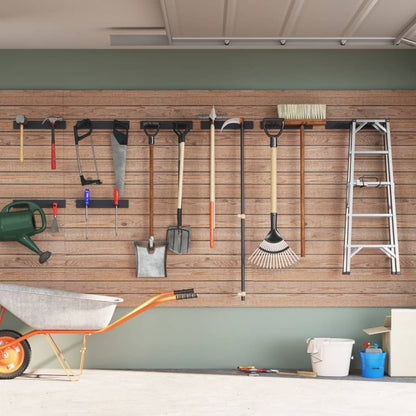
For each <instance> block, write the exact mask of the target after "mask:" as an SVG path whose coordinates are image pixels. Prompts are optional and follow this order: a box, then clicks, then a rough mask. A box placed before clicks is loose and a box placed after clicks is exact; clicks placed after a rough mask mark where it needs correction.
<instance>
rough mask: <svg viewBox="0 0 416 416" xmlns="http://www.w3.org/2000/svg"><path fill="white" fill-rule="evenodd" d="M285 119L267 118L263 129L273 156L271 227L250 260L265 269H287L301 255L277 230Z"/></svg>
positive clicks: (271, 156)
mask: <svg viewBox="0 0 416 416" xmlns="http://www.w3.org/2000/svg"><path fill="white" fill-rule="evenodd" d="M284 125H285V123H284V119H283V118H278V119H267V118H265V119H264V120H263V129H264V131H265V133H266V134H267V136H268V137H270V158H271V181H270V184H271V200H270V203H271V213H270V219H271V227H270V228H271V229H270V232H269V233H268V234H267V235H266V238H265V239H264V240H263V241H262V243H261V244H260V245H259V246H258V247H257V248H256V250H255V251H254V252H253V254H252V255H251V256H250V257H249V259H248V260H249V261H250V262H251V263H253V264H255V265H256V266H258V267H261V268H264V269H286V268H288V267H290V266H292V265H293V264H294V263H296V262H297V261H298V260H299V257H298V256H297V255H296V254H295V252H294V251H293V250H292V249H291V248H290V247H289V245H288V244H287V243H286V241H285V240H283V237H282V236H281V235H280V233H279V231H277V228H276V226H277V205H276V196H277V195H276V185H277V175H276V165H277V162H276V155H277V138H278V137H279V136H280V135H281V134H282V132H283V128H284ZM271 129H274V130H276V129H279V131H278V132H277V133H276V134H272V133H271V131H270V130H271Z"/></svg>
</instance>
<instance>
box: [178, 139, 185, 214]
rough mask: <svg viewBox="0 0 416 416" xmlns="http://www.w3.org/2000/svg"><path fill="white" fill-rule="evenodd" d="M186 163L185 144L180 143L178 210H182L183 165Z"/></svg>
mask: <svg viewBox="0 0 416 416" xmlns="http://www.w3.org/2000/svg"><path fill="white" fill-rule="evenodd" d="M184 161H185V142H181V143H179V187H178V209H182V188H183V165H184Z"/></svg>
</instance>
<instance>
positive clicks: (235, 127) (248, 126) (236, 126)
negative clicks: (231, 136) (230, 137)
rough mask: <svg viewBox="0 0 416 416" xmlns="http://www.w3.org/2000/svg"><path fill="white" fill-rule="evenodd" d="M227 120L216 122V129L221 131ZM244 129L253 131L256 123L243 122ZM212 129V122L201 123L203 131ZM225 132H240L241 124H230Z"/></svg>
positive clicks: (225, 128)
mask: <svg viewBox="0 0 416 416" xmlns="http://www.w3.org/2000/svg"><path fill="white" fill-rule="evenodd" d="M225 121H226V120H220V121H214V126H215V129H218V130H221V128H222V125H223V124H224V122H225ZM243 124H244V129H246V130H252V129H253V128H254V123H253V122H252V121H246V120H244V121H243ZM210 128H211V122H210V121H209V120H204V121H201V129H202V130H207V129H210ZM224 130H240V125H239V124H228V125H227V126H225V127H224Z"/></svg>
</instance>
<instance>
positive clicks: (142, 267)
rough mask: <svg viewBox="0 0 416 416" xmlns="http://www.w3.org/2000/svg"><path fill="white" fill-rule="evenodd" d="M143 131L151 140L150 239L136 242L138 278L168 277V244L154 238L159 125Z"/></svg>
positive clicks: (146, 126) (155, 124)
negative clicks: (155, 174) (154, 165)
mask: <svg viewBox="0 0 416 416" xmlns="http://www.w3.org/2000/svg"><path fill="white" fill-rule="evenodd" d="M143 129H144V132H145V133H146V136H147V137H148V138H149V165H150V166H149V239H148V241H146V242H142V243H141V242H138V241H135V242H134V248H135V251H136V277H166V276H167V273H166V254H167V243H166V242H157V243H156V242H155V238H154V236H153V159H154V157H153V145H154V143H155V136H156V135H157V133H158V132H159V123H152V122H149V123H146V124H144V127H143Z"/></svg>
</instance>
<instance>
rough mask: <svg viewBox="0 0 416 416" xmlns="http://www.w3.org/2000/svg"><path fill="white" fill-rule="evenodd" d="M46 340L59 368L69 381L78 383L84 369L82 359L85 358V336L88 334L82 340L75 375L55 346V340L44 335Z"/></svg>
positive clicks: (48, 335) (49, 335)
mask: <svg viewBox="0 0 416 416" xmlns="http://www.w3.org/2000/svg"><path fill="white" fill-rule="evenodd" d="M44 335H45V337H46V339H47V340H48V343H49V345H50V347H51V348H52V351H53V352H54V353H55V355H56V358H57V360H58V361H59V364H61V367H62V368H63V369H64V371H65V374H66V376H67V377H68V379H69V381H79V379H80V378H81V376H82V371H83V369H84V358H85V351H86V350H87V348H86V344H87V336H88V335H89V334H85V335H84V340H83V342H82V348H81V361H80V364H79V372H78V373H77V374H74V372H73V371H72V368H71V366H70V365H69V363H68V361H67V359H66V358H65V356H64V354H63V353H62V351H61V350H60V348H59V347H58V345H57V344H56V342H55V340H54V339H53V338H52V335H51V334H44Z"/></svg>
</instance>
